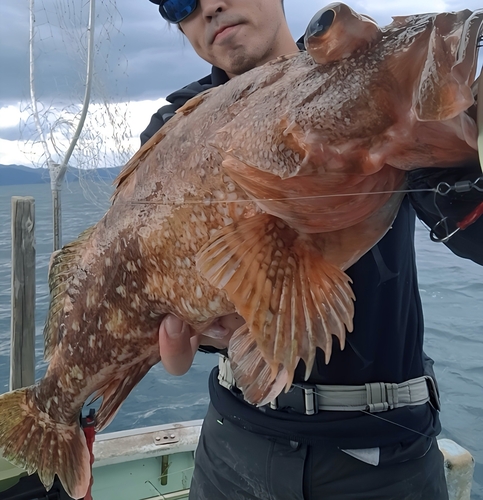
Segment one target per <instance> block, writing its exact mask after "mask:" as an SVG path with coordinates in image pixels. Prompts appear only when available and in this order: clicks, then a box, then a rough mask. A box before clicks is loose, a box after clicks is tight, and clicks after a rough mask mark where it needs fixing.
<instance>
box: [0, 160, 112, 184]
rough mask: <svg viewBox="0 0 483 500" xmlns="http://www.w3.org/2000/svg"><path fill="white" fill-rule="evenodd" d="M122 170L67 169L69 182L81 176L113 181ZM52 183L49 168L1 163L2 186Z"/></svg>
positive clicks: (0, 177) (0, 180)
mask: <svg viewBox="0 0 483 500" xmlns="http://www.w3.org/2000/svg"><path fill="white" fill-rule="evenodd" d="M120 171H121V167H113V168H98V169H93V170H82V171H79V170H78V169H77V168H69V169H68V170H67V174H66V179H67V181H68V182H77V181H78V180H79V177H80V176H82V178H84V179H86V178H87V179H89V180H92V181H94V182H95V181H99V180H102V181H108V182H109V181H112V180H113V179H114V178H115V177H116V176H117V175H118V174H119V172H120ZM44 183H50V176H49V170H48V169H47V168H30V167H25V166H23V165H0V186H13V185H18V184H44Z"/></svg>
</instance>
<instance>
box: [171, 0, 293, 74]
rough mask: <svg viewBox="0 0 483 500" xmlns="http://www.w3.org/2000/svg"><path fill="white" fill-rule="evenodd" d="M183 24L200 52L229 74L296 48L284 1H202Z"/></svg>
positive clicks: (202, 56) (239, 72)
mask: <svg viewBox="0 0 483 500" xmlns="http://www.w3.org/2000/svg"><path fill="white" fill-rule="evenodd" d="M180 26H181V29H182V30H183V33H184V34H185V35H186V37H187V38H188V40H189V41H190V43H191V45H192V46H193V48H194V49H195V51H196V52H197V54H198V55H199V56H200V57H201V58H203V59H204V60H205V61H208V62H209V63H211V64H213V65H214V66H217V67H219V68H221V69H223V70H225V71H226V72H227V73H228V76H230V77H232V76H234V75H240V74H242V73H244V72H245V71H248V70H250V69H252V68H254V67H256V66H261V65H262V64H264V63H266V62H267V61H269V60H271V59H274V58H276V57H278V56H280V55H283V54H288V53H293V52H296V51H297V46H296V45H295V42H294V41H293V39H292V37H291V35H290V32H289V30H288V26H287V23H286V20H285V16H284V13H283V8H282V4H281V0H199V3H198V7H197V9H196V10H195V11H194V12H193V14H191V15H190V16H189V17H188V18H186V19H185V20H184V21H182V22H181V23H180Z"/></svg>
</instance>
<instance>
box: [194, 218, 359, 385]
mask: <svg viewBox="0 0 483 500" xmlns="http://www.w3.org/2000/svg"><path fill="white" fill-rule="evenodd" d="M197 267H198V269H199V270H200V272H201V273H202V274H203V275H204V276H205V278H206V279H207V280H208V281H209V282H210V283H211V284H212V285H213V286H216V287H217V288H220V289H222V290H224V291H225V293H226V294H227V296H228V299H229V300H230V301H231V302H232V303H233V305H234V306H235V308H236V310H237V312H238V313H239V314H240V315H241V316H243V318H244V319H245V320H246V322H247V326H248V328H249V330H250V333H251V335H252V336H253V339H254V340H255V341H256V343H257V346H258V348H259V349H260V353H261V355H262V356H263V358H264V359H265V360H266V361H267V362H268V364H269V365H270V367H271V370H272V375H273V378H275V377H276V375H277V373H278V370H279V365H282V366H283V368H285V369H286V370H287V372H288V377H287V384H288V385H290V384H291V382H292V378H293V372H294V370H295V367H296V365H297V363H298V361H299V359H303V360H304V362H305V364H306V367H307V373H306V375H307V376H308V375H309V374H310V371H311V369H312V365H313V362H314V358H315V349H316V347H320V348H321V349H322V350H323V351H324V352H325V357H326V362H328V361H329V359H330V355H331V352H332V335H335V336H336V337H338V338H339V341H340V345H341V347H342V348H343V347H344V343H345V336H346V329H347V330H348V331H351V330H352V318H353V315H354V304H353V300H354V294H353V292H352V289H351V287H350V282H351V280H350V278H349V277H348V276H347V275H346V274H345V273H344V272H343V271H342V270H340V269H339V268H338V267H336V266H334V265H332V264H331V263H329V262H327V261H326V260H325V259H324V257H323V255H322V253H321V252H320V251H319V250H318V249H317V247H316V246H315V244H314V243H313V240H312V238H311V237H310V235H308V236H306V235H300V234H298V233H297V232H296V231H294V230H293V229H291V228H290V227H288V226H287V225H286V224H285V223H284V222H283V221H282V220H280V219H278V218H276V217H274V216H271V215H268V214H261V215H256V216H253V217H251V218H249V219H243V220H241V221H239V222H237V223H234V224H231V225H229V226H226V227H225V228H223V229H221V230H220V231H218V233H215V234H214V235H213V237H212V239H211V240H210V241H209V242H208V243H207V244H206V245H205V246H204V247H203V248H202V249H201V251H200V253H199V254H198V260H197Z"/></svg>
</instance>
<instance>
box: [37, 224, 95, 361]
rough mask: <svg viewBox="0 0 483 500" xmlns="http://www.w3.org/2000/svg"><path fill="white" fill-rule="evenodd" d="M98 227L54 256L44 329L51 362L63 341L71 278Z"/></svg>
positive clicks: (47, 359) (45, 352)
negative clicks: (62, 335)
mask: <svg viewBox="0 0 483 500" xmlns="http://www.w3.org/2000/svg"><path fill="white" fill-rule="evenodd" d="M95 228H96V226H92V227H90V228H88V229H86V230H85V231H83V232H82V233H81V234H80V235H79V237H78V238H77V240H75V241H73V242H72V243H69V244H67V245H65V246H64V247H63V248H62V249H61V250H59V251H57V252H55V253H54V254H53V255H52V258H51V262H50V268H49V280H48V281H49V289H50V307H49V313H48V316H47V321H46V323H45V327H44V359H45V360H46V361H49V360H50V359H51V358H52V355H53V354H54V351H55V348H56V347H57V345H58V344H59V342H60V341H61V325H62V323H63V318H64V314H65V313H66V312H68V311H66V307H65V300H66V293H67V290H68V288H69V284H70V278H71V277H72V276H73V275H74V273H75V272H76V271H77V270H78V266H79V263H80V261H81V259H82V257H83V251H84V249H85V246H86V243H87V242H88V240H89V238H90V237H91V235H92V233H93V232H94V230H95Z"/></svg>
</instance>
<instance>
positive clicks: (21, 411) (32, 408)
mask: <svg viewBox="0 0 483 500" xmlns="http://www.w3.org/2000/svg"><path fill="white" fill-rule="evenodd" d="M0 452H1V454H2V455H3V456H4V457H5V458H6V459H7V460H8V461H10V462H11V463H12V464H14V465H16V466H18V467H21V468H23V469H25V470H26V471H27V472H28V473H29V474H33V473H34V472H37V473H38V475H39V478H40V480H41V481H42V483H43V484H44V486H45V487H46V488H47V489H50V488H51V487H52V484H53V482H54V476H55V474H57V476H58V477H59V479H60V481H61V482H62V485H63V486H64V488H65V490H66V492H67V493H68V494H69V495H70V496H71V497H72V498H83V497H84V496H85V494H86V492H87V489H88V487H89V484H90V478H91V469H90V455H89V450H88V448H87V443H86V439H85V436H84V433H83V432H82V429H81V428H80V425H78V424H77V423H74V424H72V425H69V424H64V423H59V422H55V421H53V420H52V419H51V418H50V416H49V414H48V413H47V412H45V411H41V410H40V409H39V408H38V406H37V404H36V401H35V395H34V393H33V388H32V387H27V388H24V389H19V390H16V391H13V392H8V393H6V394H3V395H1V396H0Z"/></svg>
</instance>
